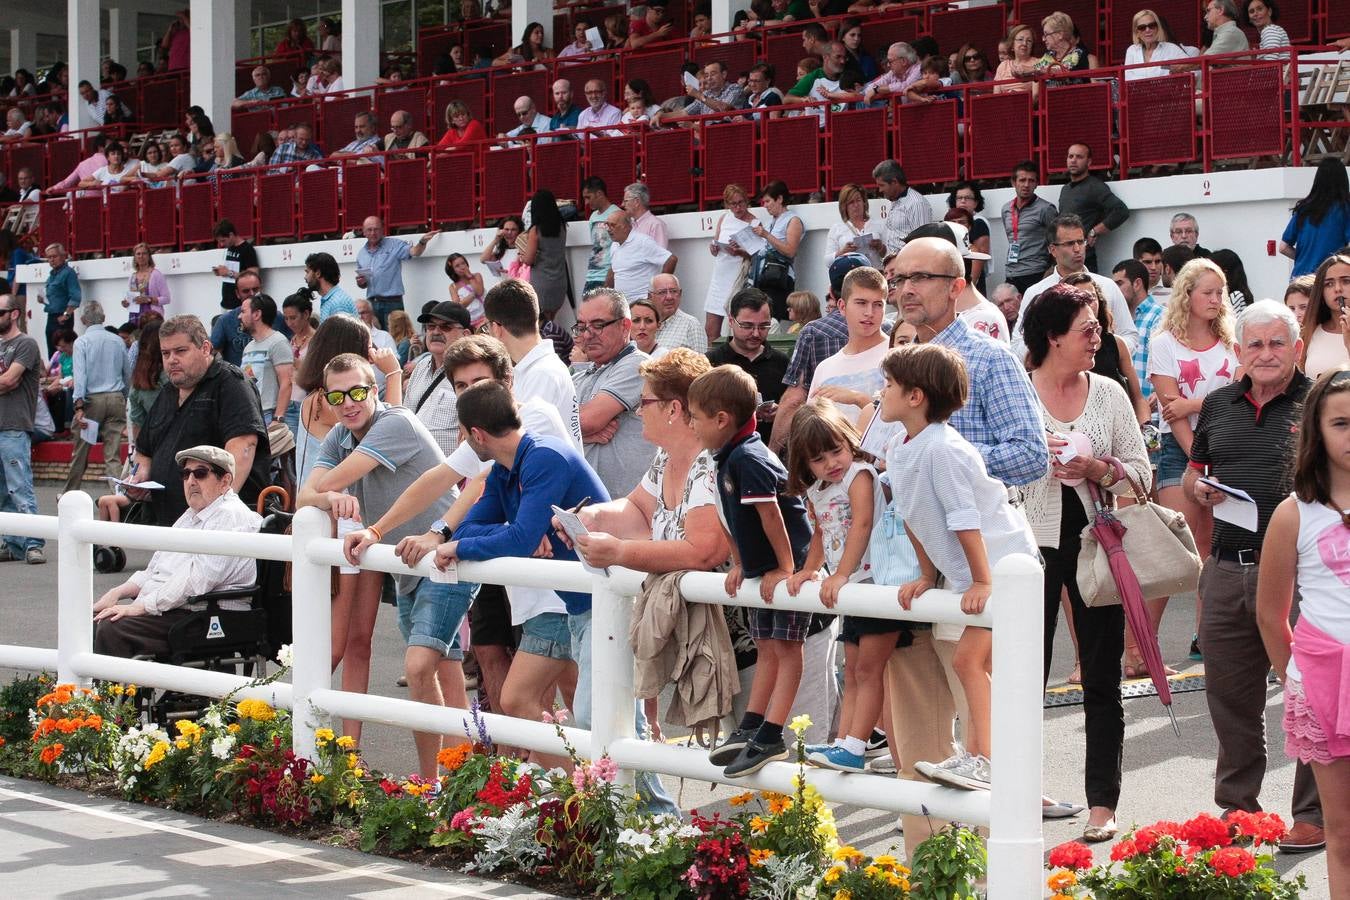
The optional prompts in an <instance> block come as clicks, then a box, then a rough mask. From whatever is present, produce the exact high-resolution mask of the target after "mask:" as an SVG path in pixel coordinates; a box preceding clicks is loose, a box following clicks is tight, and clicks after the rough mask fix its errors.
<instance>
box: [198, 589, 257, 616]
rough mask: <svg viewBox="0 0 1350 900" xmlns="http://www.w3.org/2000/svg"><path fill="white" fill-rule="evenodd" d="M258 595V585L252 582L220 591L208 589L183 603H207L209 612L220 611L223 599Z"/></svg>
mask: <svg viewBox="0 0 1350 900" xmlns="http://www.w3.org/2000/svg"><path fill="white" fill-rule="evenodd" d="M257 595H258V585H256V584H250V585H248V586H247V587H239V588H225V589H223V590H219V591H208V592H207V593H205V594H198V595H197V596H195V597H188V598H187V600H185V601H184V603H183V605H184V606H187V605H190V604H193V603H205V604H206V611H207V612H220V601H222V600H252V599H253V598H254V597H256V596H257Z"/></svg>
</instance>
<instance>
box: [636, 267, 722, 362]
mask: <svg viewBox="0 0 1350 900" xmlns="http://www.w3.org/2000/svg"><path fill="white" fill-rule="evenodd" d="M647 296H648V297H650V298H651V299H652V300H655V301H656V309H657V311H658V312H659V313H661V328H660V329H659V330H658V331H657V332H656V346H658V347H665V348H667V349H670V350H674V349H675V348H676V347H688V348H689V349H690V350H693V351H694V352H696V353H707V352H708V334H707V332H706V331H704V329H703V324H702V323H701V322H699V320H698V319H697V318H695V317H694V316H692V315H690V314H689V313H687V312H685V311H684V310H682V309H680V301H681V300H683V299H684V289H683V288H682V287H680V279H678V278H676V277H675V276H674V275H666V274H661V275H657V276H656V277H655V278H653V279H652V285H651V292H650V293H649V294H648V295H647Z"/></svg>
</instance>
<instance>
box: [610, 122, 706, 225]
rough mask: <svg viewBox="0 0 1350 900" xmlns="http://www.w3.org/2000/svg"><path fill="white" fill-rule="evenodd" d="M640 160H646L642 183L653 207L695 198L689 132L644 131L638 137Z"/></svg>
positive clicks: (690, 133)
mask: <svg viewBox="0 0 1350 900" xmlns="http://www.w3.org/2000/svg"><path fill="white" fill-rule="evenodd" d="M642 158H643V159H644V160H645V161H646V169H645V172H644V175H645V178H644V180H645V181H646V182H647V189H648V190H649V191H651V195H652V205H653V206H663V205H666V204H675V203H693V202H694V201H695V199H697V198H696V195H695V191H694V132H693V130H692V129H689V128H675V129H672V130H670V131H648V132H647V133H645V134H644V135H643V136H642ZM610 189H611V190H613V187H611V188H610ZM616 193H617V191H616Z"/></svg>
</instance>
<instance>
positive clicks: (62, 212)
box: [38, 197, 172, 250]
mask: <svg viewBox="0 0 1350 900" xmlns="http://www.w3.org/2000/svg"><path fill="white" fill-rule="evenodd" d="M171 214H172V213H171ZM170 227H172V221H171V222H170ZM38 244H39V245H41V247H42V248H43V249H44V250H45V249H46V248H47V246H48V245H50V244H65V245H66V246H67V247H69V246H70V207H69V205H68V201H67V200H66V198H65V197H51V198H48V199H46V200H43V201H42V203H41V205H40V206H39V212H38Z"/></svg>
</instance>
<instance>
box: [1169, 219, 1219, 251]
mask: <svg viewBox="0 0 1350 900" xmlns="http://www.w3.org/2000/svg"><path fill="white" fill-rule="evenodd" d="M1167 234H1168V236H1169V237H1170V238H1171V239H1172V246H1173V247H1178V246H1179V247H1186V248H1188V249H1189V250H1191V252H1192V253H1193V254H1194V255H1195V256H1203V257H1208V256H1209V251H1208V250H1206V249H1205V248H1204V247H1201V246H1200V223H1199V222H1198V221H1197V220H1196V218H1195V216H1193V215H1191V214H1190V213H1188V212H1179V213H1177V214H1176V215H1174V216H1172V224H1171V225H1170V226H1168V230H1167Z"/></svg>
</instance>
